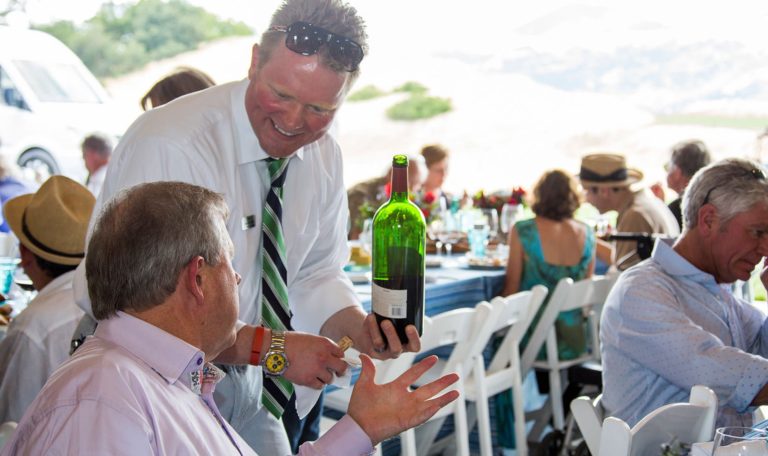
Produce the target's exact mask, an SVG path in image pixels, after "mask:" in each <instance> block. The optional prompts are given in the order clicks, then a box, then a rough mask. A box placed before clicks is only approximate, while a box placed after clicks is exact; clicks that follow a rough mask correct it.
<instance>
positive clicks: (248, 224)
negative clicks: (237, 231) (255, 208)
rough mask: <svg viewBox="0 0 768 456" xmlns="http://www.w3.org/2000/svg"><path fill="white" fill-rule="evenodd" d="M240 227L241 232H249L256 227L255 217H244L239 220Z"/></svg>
mask: <svg viewBox="0 0 768 456" xmlns="http://www.w3.org/2000/svg"><path fill="white" fill-rule="evenodd" d="M240 226H241V227H242V228H243V231H247V230H250V229H251V228H253V227H255V226H256V216H255V215H246V216H245V217H243V218H242V220H240Z"/></svg>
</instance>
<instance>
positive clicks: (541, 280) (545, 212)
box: [495, 170, 595, 448]
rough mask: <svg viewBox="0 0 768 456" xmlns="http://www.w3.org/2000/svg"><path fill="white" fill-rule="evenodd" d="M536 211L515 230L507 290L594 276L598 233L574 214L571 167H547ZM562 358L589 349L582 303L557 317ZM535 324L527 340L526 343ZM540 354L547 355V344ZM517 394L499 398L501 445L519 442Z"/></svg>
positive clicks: (577, 195) (577, 197) (576, 197)
mask: <svg viewBox="0 0 768 456" xmlns="http://www.w3.org/2000/svg"><path fill="white" fill-rule="evenodd" d="M533 199H534V200H533V204H532V205H531V208H532V209H533V212H534V214H536V216H535V217H534V218H532V219H528V220H521V221H519V222H517V223H515V226H514V228H513V229H511V230H509V241H508V244H509V259H508V260H507V275H506V280H505V284H504V292H503V295H504V296H509V295H511V294H514V293H517V292H518V291H525V290H530V289H531V288H533V286H534V285H544V286H546V287H547V288H548V289H549V292H550V293H552V291H554V289H555V287H556V286H557V283H558V282H559V281H560V279H563V278H565V277H570V278H571V279H573V280H574V281H577V280H581V279H584V278H587V277H590V276H591V275H592V273H593V271H594V268H595V234H594V232H593V231H592V229H590V227H589V226H587V225H586V224H585V223H582V222H579V221H577V220H574V218H573V214H574V212H575V211H576V209H578V207H579V206H580V205H581V203H582V201H583V196H582V194H581V192H579V187H578V183H577V182H576V180H575V179H574V178H573V177H572V176H571V175H570V174H568V173H567V172H565V171H562V170H551V171H547V172H545V173H544V174H543V175H542V176H541V177H540V178H539V181H538V182H537V183H536V186H535V187H534V190H533ZM549 296H551V295H548V296H547V300H545V301H544V303H543V304H542V305H541V308H540V309H539V312H538V313H537V315H536V317H535V318H534V320H533V323H532V324H531V328H533V327H535V325H536V322H538V320H539V318H540V317H541V314H542V312H543V311H544V308H545V307H546V305H547V302H548V301H549ZM555 331H556V333H557V340H558V347H557V348H558V354H559V357H560V359H563V360H565V359H574V358H577V357H579V356H580V355H582V354H583V353H584V352H585V351H586V348H587V346H586V341H587V326H586V321H585V318H584V316H583V315H582V314H581V309H575V310H572V311H566V312H561V313H560V315H558V317H557V320H556V321H555ZM530 332H531V330H530V329H529V331H528V333H527V334H526V335H525V337H524V338H523V340H522V341H521V346H523V347H524V346H525V343H526V342H527V340H528V338H529V337H530ZM540 356H542V357H543V356H544V350H543V348H542V353H541V355H540ZM511 401H512V398H511V395H509V394H501V395H499V396H497V399H496V402H495V409H496V420H497V438H498V443H499V445H500V446H503V447H507V448H514V447H515V443H514V432H513V423H512V416H513V414H512V406H511Z"/></svg>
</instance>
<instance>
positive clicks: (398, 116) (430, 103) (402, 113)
mask: <svg viewBox="0 0 768 456" xmlns="http://www.w3.org/2000/svg"><path fill="white" fill-rule="evenodd" d="M451 109H452V106H451V100H450V99H449V98H438V97H430V96H427V95H412V96H411V97H410V98H408V99H407V100H405V101H401V102H400V103H397V104H395V105H394V106H392V107H390V108H389V109H387V117H389V118H390V119H392V120H417V119H429V118H430V117H434V116H436V115H439V114H442V113H444V112H448V111H450V110H451Z"/></svg>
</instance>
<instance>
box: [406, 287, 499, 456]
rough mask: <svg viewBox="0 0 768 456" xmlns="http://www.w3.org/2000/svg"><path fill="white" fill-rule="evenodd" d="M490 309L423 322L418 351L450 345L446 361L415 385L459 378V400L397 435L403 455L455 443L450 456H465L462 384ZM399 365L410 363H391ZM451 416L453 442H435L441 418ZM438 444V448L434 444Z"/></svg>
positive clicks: (488, 323) (486, 331) (484, 333)
mask: <svg viewBox="0 0 768 456" xmlns="http://www.w3.org/2000/svg"><path fill="white" fill-rule="evenodd" d="M492 313H493V307H491V305H490V304H489V303H487V302H485V301H483V302H481V303H479V304H477V305H476V306H475V307H474V308H463V309H455V310H451V311H448V312H444V313H441V314H438V315H436V316H434V317H432V318H428V319H425V321H424V335H423V336H422V338H421V350H422V353H423V352H430V351H433V350H435V349H438V348H440V347H447V346H451V345H453V349H452V350H451V354H450V356H449V357H448V359H447V360H444V361H443V360H441V362H440V363H439V364H438V366H436V367H435V368H432V370H431V371H430V372H428V373H427V374H425V375H424V377H423V378H422V379H421V381H420V382H419V383H422V384H423V383H426V382H428V381H431V380H433V379H435V378H438V377H440V376H442V375H445V374H448V373H452V372H455V373H457V374H459V381H458V382H457V383H456V386H455V388H456V389H458V390H459V393H460V397H459V399H458V400H456V401H454V402H453V403H452V404H451V405H449V406H447V407H444V408H442V409H441V410H440V411H439V412H437V413H436V414H435V416H433V417H432V418H431V419H430V420H429V421H428V422H426V423H424V424H423V425H421V426H420V427H419V428H417V430H414V429H409V430H407V431H405V432H404V433H403V434H401V441H402V442H404V444H403V451H402V453H401V454H403V455H410V456H416V455H427V454H429V452H430V449H431V448H432V447H433V445H434V446H435V451H438V452H439V451H440V450H441V449H442V448H444V447H445V445H447V444H450V443H452V442H451V440H453V442H455V445H456V448H455V450H453V451H451V454H457V455H462V456H463V455H469V429H468V427H467V409H466V403H465V391H464V390H465V388H464V382H465V380H466V379H467V378H468V377H469V374H470V371H471V369H472V366H473V363H472V358H471V356H472V353H473V352H474V349H473V348H474V346H475V345H477V340H478V339H483V338H484V339H485V340H486V341H487V340H488V338H490V332H491V331H490V328H491V327H492V324H493V322H492V320H491V318H490V317H491V315H492ZM391 362H393V363H397V364H399V367H398V370H400V371H404V370H405V369H407V368H408V367H410V364H411V363H410V362H407V361H406V360H401V357H400V358H398V359H396V360H393V361H391ZM451 414H452V415H453V421H454V425H455V429H454V433H453V436H452V437H453V439H445V440H443V441H441V442H435V439H436V437H437V435H438V432H439V431H440V428H441V427H442V424H443V422H444V421H445V418H446V417H447V416H449V415H451ZM436 443H439V444H436Z"/></svg>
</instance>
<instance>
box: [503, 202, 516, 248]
mask: <svg viewBox="0 0 768 456" xmlns="http://www.w3.org/2000/svg"><path fill="white" fill-rule="evenodd" d="M519 213H520V205H519V204H510V203H505V204H504V206H502V208H501V220H500V222H501V223H500V225H499V228H500V229H501V233H502V234H503V235H504V238H503V239H504V242H507V235H508V234H509V230H511V229H512V227H513V226H514V225H515V221H516V219H517V216H518V214H519Z"/></svg>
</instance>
